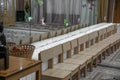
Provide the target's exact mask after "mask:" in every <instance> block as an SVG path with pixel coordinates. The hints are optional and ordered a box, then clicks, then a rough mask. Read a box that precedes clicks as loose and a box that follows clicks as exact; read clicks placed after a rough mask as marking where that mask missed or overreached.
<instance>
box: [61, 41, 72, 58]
mask: <svg viewBox="0 0 120 80" xmlns="http://www.w3.org/2000/svg"><path fill="white" fill-rule="evenodd" d="M62 49H63V54H64V59H66V58H71V45H70V42H66V43H63V44H62ZM65 53H67V54H65Z"/></svg>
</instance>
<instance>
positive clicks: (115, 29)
mask: <svg viewBox="0 0 120 80" xmlns="http://www.w3.org/2000/svg"><path fill="white" fill-rule="evenodd" d="M115 33H117V24H114V31H113V34H115Z"/></svg>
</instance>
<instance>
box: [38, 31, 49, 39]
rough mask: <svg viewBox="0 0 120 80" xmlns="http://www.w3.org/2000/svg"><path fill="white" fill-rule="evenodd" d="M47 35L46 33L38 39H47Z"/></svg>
mask: <svg viewBox="0 0 120 80" xmlns="http://www.w3.org/2000/svg"><path fill="white" fill-rule="evenodd" d="M48 34H49V33H48V32H46V33H43V34H41V37H40V38H41V40H44V39H48V37H49V35H48Z"/></svg>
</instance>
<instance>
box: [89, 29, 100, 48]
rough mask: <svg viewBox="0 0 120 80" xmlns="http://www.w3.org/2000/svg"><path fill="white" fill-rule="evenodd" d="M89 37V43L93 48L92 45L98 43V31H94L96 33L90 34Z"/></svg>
mask: <svg viewBox="0 0 120 80" xmlns="http://www.w3.org/2000/svg"><path fill="white" fill-rule="evenodd" d="M88 36H89V41H90V42H89V43H90V45H91V46H92V45H94V44H95V43H98V41H99V40H98V38H99V37H98V31H94V32H92V33H90V34H88Z"/></svg>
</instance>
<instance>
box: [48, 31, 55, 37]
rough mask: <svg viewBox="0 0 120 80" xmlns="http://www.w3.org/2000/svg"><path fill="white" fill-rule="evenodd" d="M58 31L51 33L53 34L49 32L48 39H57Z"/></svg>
mask: <svg viewBox="0 0 120 80" xmlns="http://www.w3.org/2000/svg"><path fill="white" fill-rule="evenodd" d="M56 33H57V32H56V31H51V32H49V34H48V37H49V38H53V37H56Z"/></svg>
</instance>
